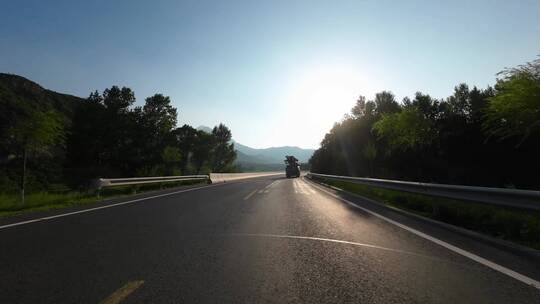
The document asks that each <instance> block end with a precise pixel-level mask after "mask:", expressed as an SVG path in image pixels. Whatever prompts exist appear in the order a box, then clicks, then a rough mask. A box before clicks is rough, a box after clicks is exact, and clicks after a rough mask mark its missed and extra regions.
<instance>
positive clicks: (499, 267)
mask: <svg viewBox="0 0 540 304" xmlns="http://www.w3.org/2000/svg"><path fill="white" fill-rule="evenodd" d="M309 183H310V184H311V186H312V187H315V188H316V189H318V190H319V191H322V192H324V193H326V194H328V195H330V196H332V197H334V198H336V199H338V200H340V201H343V202H345V203H347V204H348V205H350V206H351V207H354V208H358V209H360V210H362V211H364V212H367V213H369V214H371V215H373V216H376V217H378V218H379V219H381V220H384V221H386V222H388V223H390V224H393V225H395V226H397V227H399V228H401V229H404V230H407V231H409V232H410V233H412V234H415V235H417V236H419V237H421V238H423V239H426V240H428V241H431V242H432V243H435V244H437V245H439V246H442V247H444V248H446V249H448V250H450V251H452V252H454V253H457V254H459V255H461V256H464V257H466V258H469V259H471V260H473V261H475V262H477V263H480V264H482V265H484V266H486V267H489V268H491V269H493V270H495V271H498V272H500V273H502V274H505V275H507V276H509V277H511V278H513V279H516V280H518V281H520V282H522V283H525V284H527V285H529V286H532V287H534V288H536V289H540V282H539V281H537V280H535V279H533V278H530V277H528V276H526V275H523V274H521V273H519V272H516V271H514V270H512V269H509V268H506V267H504V266H502V265H499V264H497V263H495V262H492V261H490V260H488V259H485V258H483V257H481V256H478V255H476V254H474V253H472V252H469V251H466V250H464V249H461V248H459V247H457V246H455V245H452V244H450V243H447V242H445V241H443V240H440V239H438V238H436V237H433V236H431V235H428V234H426V233H424V232H421V231H419V230H416V229H414V228H411V227H409V226H406V225H404V224H401V223H399V222H397V221H394V220H392V219H389V218H387V217H385V216H383V215H380V214H378V213H376V212H374V211H371V210H369V209H367V208H364V207H361V206H359V205H357V204H355V203H353V202H351V201H349V200H347V199H345V198H342V197H340V196H339V195H336V194H335V193H332V192H330V191H328V190H326V189H324V188H322V187H321V186H319V185H316V184H315V182H312V181H309Z"/></svg>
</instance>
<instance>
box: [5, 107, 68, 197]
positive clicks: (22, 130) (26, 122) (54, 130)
mask: <svg viewBox="0 0 540 304" xmlns="http://www.w3.org/2000/svg"><path fill="white" fill-rule="evenodd" d="M9 133H10V137H11V138H12V140H13V141H14V142H15V145H16V146H18V148H19V151H20V157H21V158H22V178H21V201H22V203H23V204H24V199H25V186H26V166H27V160H28V158H29V157H32V156H34V155H37V154H50V152H51V149H52V148H53V147H54V146H56V145H61V144H63V143H64V129H63V124H62V122H61V117H60V116H59V115H58V113H56V112H54V111H47V112H41V111H32V112H31V113H29V114H28V115H27V116H26V117H24V118H23V119H21V120H19V121H18V122H17V123H16V124H15V125H14V126H13V127H12V128H11V130H10V132H9Z"/></svg>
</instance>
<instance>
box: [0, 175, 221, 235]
mask: <svg viewBox="0 0 540 304" xmlns="http://www.w3.org/2000/svg"><path fill="white" fill-rule="evenodd" d="M219 185H221V184H216V185H213V184H212V185H206V186H201V187H196V188H189V189H182V190H179V191H174V192H169V193H163V194H158V195H153V196H147V197H141V198H137V199H134V200H129V201H125V202H119V203H114V204H109V205H105V206H99V207H93V208H88V209H83V210H78V211H72V212H67V213H61V214H56V215H51V216H45V217H40V218H37V219H31V220H26V221H22V222H15V223H11V224H5V225H2V226H0V230H2V229H6V228H11V227H16V226H22V225H26V224H31V223H36V222H42V221H48V220H52V219H55V218H60V217H66V216H70V215H75V214H80V213H86V212H92V211H96V210H101V209H107V208H112V207H116V206H121V205H127V204H133V203H136V202H140V201H145V200H149V199H154V198H158V197H164V196H169V195H174V194H178V193H183V192H189V191H194V190H199V189H205V188H210V187H216V186H219Z"/></svg>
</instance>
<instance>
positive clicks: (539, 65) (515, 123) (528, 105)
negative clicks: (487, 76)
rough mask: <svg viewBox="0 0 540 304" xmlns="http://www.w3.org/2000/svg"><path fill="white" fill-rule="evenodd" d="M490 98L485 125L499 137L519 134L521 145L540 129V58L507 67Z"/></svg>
mask: <svg viewBox="0 0 540 304" xmlns="http://www.w3.org/2000/svg"><path fill="white" fill-rule="evenodd" d="M499 75H502V78H501V79H499V80H498V81H497V84H496V85H495V90H496V94H495V96H493V97H491V98H490V99H489V104H488V106H487V111H486V118H487V119H486V122H485V128H486V130H487V132H488V133H489V134H491V135H494V136H497V137H499V138H502V139H505V138H511V137H515V138H517V146H519V145H521V144H522V143H523V142H524V141H525V140H527V139H528V138H529V136H531V134H538V133H540V59H537V60H534V61H532V62H529V63H527V64H525V65H522V66H519V67H517V68H512V69H506V70H504V71H502V72H501V73H500V74H499Z"/></svg>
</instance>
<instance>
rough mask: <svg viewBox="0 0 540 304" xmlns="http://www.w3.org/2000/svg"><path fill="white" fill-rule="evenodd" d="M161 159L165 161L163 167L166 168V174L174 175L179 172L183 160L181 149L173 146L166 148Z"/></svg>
mask: <svg viewBox="0 0 540 304" xmlns="http://www.w3.org/2000/svg"><path fill="white" fill-rule="evenodd" d="M161 159H162V160H163V165H164V167H165V170H164V171H165V174H167V175H174V174H175V172H177V170H178V169H176V167H177V166H178V164H179V162H180V160H181V159H182V155H181V153H180V149H179V148H177V147H171V146H167V147H165V149H163V151H162V152H161Z"/></svg>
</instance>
